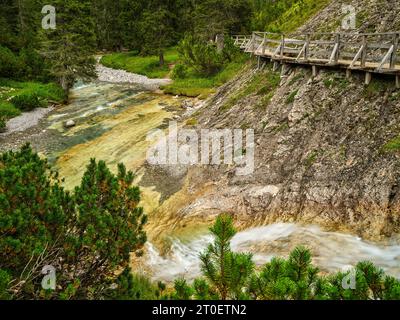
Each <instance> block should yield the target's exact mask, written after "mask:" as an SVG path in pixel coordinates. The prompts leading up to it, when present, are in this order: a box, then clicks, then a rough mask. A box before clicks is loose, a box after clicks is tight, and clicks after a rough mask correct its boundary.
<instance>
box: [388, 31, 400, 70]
mask: <svg viewBox="0 0 400 320" xmlns="http://www.w3.org/2000/svg"><path fill="white" fill-rule="evenodd" d="M398 48H399V34H398V33H396V34H395V35H394V36H393V53H392V55H391V57H390V69H395V67H396V60H397V49H398Z"/></svg>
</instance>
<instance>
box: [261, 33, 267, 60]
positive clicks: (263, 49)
mask: <svg viewBox="0 0 400 320" xmlns="http://www.w3.org/2000/svg"><path fill="white" fill-rule="evenodd" d="M266 43H267V33H264V41H263V46H262V49H261V50H262V54H263V55H265V45H266Z"/></svg>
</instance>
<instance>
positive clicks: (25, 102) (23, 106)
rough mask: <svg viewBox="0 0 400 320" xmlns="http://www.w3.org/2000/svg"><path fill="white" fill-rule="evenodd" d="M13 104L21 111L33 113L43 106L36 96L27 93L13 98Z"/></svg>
mask: <svg viewBox="0 0 400 320" xmlns="http://www.w3.org/2000/svg"><path fill="white" fill-rule="evenodd" d="M11 103H12V104H13V105H14V106H16V107H17V108H18V109H19V110H21V111H31V110H33V109H36V108H39V107H42V106H43V105H42V104H41V102H40V100H39V97H38V96H37V95H36V94H27V93H24V94H20V95H17V96H15V97H13V98H12V99H11Z"/></svg>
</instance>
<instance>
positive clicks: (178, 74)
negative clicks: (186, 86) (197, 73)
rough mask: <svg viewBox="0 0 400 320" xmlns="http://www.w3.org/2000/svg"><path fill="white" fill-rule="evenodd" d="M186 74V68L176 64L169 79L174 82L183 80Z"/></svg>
mask: <svg viewBox="0 0 400 320" xmlns="http://www.w3.org/2000/svg"><path fill="white" fill-rule="evenodd" d="M187 73H188V68H187V67H186V66H185V65H183V64H177V65H176V66H175V67H174V70H172V76H171V78H172V79H174V80H176V79H184V78H186V76H187Z"/></svg>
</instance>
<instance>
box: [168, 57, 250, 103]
mask: <svg viewBox="0 0 400 320" xmlns="http://www.w3.org/2000/svg"><path fill="white" fill-rule="evenodd" d="M245 58H246V56H245V55H241V56H240V57H239V58H238V59H237V61H233V62H231V63H229V64H227V65H226V66H224V68H223V69H222V70H220V71H219V72H218V73H217V74H215V75H212V76H209V77H205V76H202V75H199V74H198V73H196V72H195V71H194V70H189V71H188V74H187V76H186V77H185V78H184V79H176V80H174V82H173V83H171V84H169V85H166V86H163V87H162V89H163V90H164V92H165V93H167V94H173V95H180V96H187V97H198V98H199V99H205V98H207V97H208V96H209V95H210V94H212V93H214V92H215V88H216V87H219V86H221V85H223V84H224V83H226V82H228V81H229V80H231V79H232V78H233V77H234V76H235V75H236V74H237V73H238V72H239V71H240V70H241V69H242V68H243V64H244V61H245Z"/></svg>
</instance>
